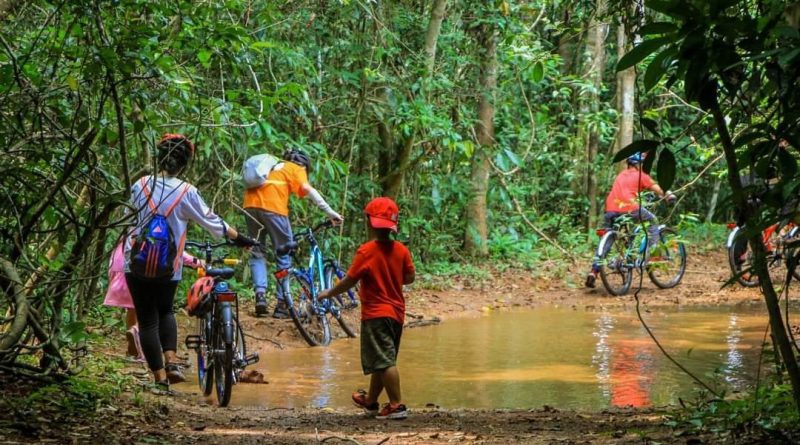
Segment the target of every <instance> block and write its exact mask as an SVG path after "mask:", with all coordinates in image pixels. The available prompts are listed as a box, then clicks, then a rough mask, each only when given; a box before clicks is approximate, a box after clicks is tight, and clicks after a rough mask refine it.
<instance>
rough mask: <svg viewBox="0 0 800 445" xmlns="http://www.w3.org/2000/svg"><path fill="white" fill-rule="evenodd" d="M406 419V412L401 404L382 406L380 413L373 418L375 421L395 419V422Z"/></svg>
mask: <svg viewBox="0 0 800 445" xmlns="http://www.w3.org/2000/svg"><path fill="white" fill-rule="evenodd" d="M406 417H408V410H407V409H406V406H405V405H403V404H402V403H398V404H397V405H394V404H391V403H387V404H386V405H383V409H382V410H381V412H380V413H378V415H377V416H375V418H376V419H395V420H399V419H405V418H406Z"/></svg>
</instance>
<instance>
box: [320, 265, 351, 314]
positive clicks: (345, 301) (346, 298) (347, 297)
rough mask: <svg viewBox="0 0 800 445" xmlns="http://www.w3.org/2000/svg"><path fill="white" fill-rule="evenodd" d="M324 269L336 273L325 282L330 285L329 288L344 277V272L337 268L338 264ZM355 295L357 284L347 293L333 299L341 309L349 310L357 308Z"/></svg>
mask: <svg viewBox="0 0 800 445" xmlns="http://www.w3.org/2000/svg"><path fill="white" fill-rule="evenodd" d="M326 268H331V269H333V271H335V272H336V274H335V275H334V274H333V273H332V274H331V281H326V282H327V283H330V286H331V287H333V286H334V285H335V284H336V283H338V282H339V281H340V280H341V279H342V278H344V276H345V273H344V271H342V269H341V268H340V267H339V263H333V264H331V265H328V266H326ZM326 273H327V270H326ZM326 276H327V275H326ZM356 295H358V284H356V285H355V286H353V287H351V288H350V289H348V290H347V292H345V293H343V294H342V295H337V296H336V297H334V298H337V299H338V300H339V304H340V305H341V306H342V308H343V309H345V310H350V309H355V308H357V307H358V297H357V296H356Z"/></svg>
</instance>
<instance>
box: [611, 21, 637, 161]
mask: <svg viewBox="0 0 800 445" xmlns="http://www.w3.org/2000/svg"><path fill="white" fill-rule="evenodd" d="M627 52H628V36H627V31H626V25H625V24H624V23H620V24H619V25H618V26H617V58H618V59H621V58H622V56H624V55H625V53H627ZM635 94H636V71H635V70H634V68H633V67H630V68H627V69H624V70H622V71H620V72H618V73H617V112H618V113H619V128H618V130H617V143H616V146H615V147H614V151H618V150H619V149H620V148H622V147H624V146H626V145H628V144H630V143H631V142H633V107H634V101H635V99H636V96H635Z"/></svg>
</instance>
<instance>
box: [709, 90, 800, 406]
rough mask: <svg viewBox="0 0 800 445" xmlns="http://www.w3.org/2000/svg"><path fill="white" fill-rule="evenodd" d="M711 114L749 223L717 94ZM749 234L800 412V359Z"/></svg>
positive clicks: (753, 234) (760, 246) (762, 251)
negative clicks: (796, 355)
mask: <svg viewBox="0 0 800 445" xmlns="http://www.w3.org/2000/svg"><path fill="white" fill-rule="evenodd" d="M709 111H711V114H712V115H713V116H714V123H715V124H716V127H717V132H718V133H719V135H720V141H721V142H722V148H723V150H724V152H725V161H726V162H727V164H728V182H729V183H730V186H731V193H732V194H733V203H734V205H735V206H736V207H737V208H739V209H742V211H743V213H744V217H745V219H749V217H750V215H752V214H753V212H752V209H751V208H750V206H749V205H748V203H747V199H746V197H745V194H744V190H743V188H742V182H741V179H740V175H739V166H738V161H737V158H736V148H735V147H734V145H733V140H732V139H731V135H730V133H729V132H728V124H727V123H726V122H725V116H724V115H723V113H722V110H721V109H720V106H719V103H718V102H717V96H716V94H714V96H713V103H712V105H711V109H710V110H709ZM747 233H748V236H747V241H748V242H749V243H750V248H751V249H753V253H754V255H755V261H754V263H753V268H754V269H755V271H756V274H757V275H758V279H759V282H760V283H761V293H762V294H764V301H765V302H766V305H767V313H768V314H769V325H770V330H771V333H772V336H773V339H774V340H773V342H774V343H775V349H776V350H777V351H778V352H779V353H780V355H781V359H782V360H783V364H784V366H785V367H786V374H788V376H789V381H790V382H791V384H792V396H793V398H794V402H795V405H796V406H797V409H798V410H800V367H798V363H797V358H796V357H795V356H794V349H793V348H792V343H791V341H790V340H789V335H788V334H787V332H786V325H785V323H784V322H783V316H782V314H781V307H780V304H779V302H778V295H777V293H776V292H775V287H774V286H773V285H772V279H771V277H770V275H769V270H768V268H767V259H766V258H767V255H766V247H765V246H764V242H763V240H762V239H761V233H760V232H759V231H748V232H747Z"/></svg>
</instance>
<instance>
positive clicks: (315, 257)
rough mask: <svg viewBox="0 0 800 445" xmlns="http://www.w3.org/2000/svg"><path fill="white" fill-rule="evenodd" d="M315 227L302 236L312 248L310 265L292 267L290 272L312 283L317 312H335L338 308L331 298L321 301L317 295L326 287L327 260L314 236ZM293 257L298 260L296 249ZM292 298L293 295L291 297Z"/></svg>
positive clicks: (313, 305)
mask: <svg viewBox="0 0 800 445" xmlns="http://www.w3.org/2000/svg"><path fill="white" fill-rule="evenodd" d="M314 232H315V229H308V230H307V231H306V232H305V233H303V234H302V235H301V238H305V239H306V241H307V242H308V243H309V246H310V248H311V255H310V256H309V259H308V267H307V268H298V267H293V268H292V269H290V273H292V274H294V275H295V276H299V277H301V278H304V279H305V280H306V281H308V282H309V283H311V289H309V290H310V291H311V295H310V297H311V307H312V308H314V311H315V312H320V311H321V312H322V313H325V312H331V313H333V312H334V311H336V310H337V309H335V308H334V307H333V305H331V304H330V301H329V300H327V299H326V300H324V301H319V300H317V295H318V294H319V289H325V288H326V283H325V272H324V271H325V261H324V260H323V258H322V250H321V249H320V248H319V243H318V242H317V239H316V238H315V237H314ZM292 258H293V259H294V261H295V262H298V261H297V253H296V251H294V252H292ZM290 298H291V297H290Z"/></svg>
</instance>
